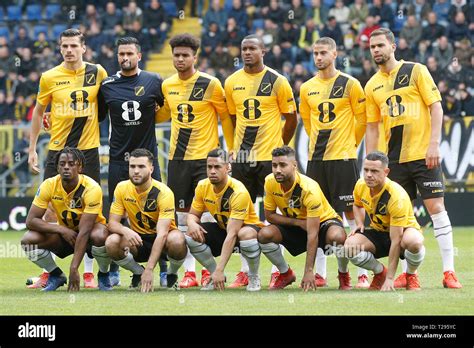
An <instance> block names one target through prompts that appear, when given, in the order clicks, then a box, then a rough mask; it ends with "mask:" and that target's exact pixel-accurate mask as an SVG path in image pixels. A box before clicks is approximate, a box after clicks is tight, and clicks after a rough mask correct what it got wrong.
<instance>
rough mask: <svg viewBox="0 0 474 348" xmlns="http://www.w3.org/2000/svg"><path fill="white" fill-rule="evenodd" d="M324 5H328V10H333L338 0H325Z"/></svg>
mask: <svg viewBox="0 0 474 348" xmlns="http://www.w3.org/2000/svg"><path fill="white" fill-rule="evenodd" d="M323 3H324V5H326V6H327V7H328V8H331V7H333V6H334V4H335V3H336V0H323Z"/></svg>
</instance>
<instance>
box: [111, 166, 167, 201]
mask: <svg viewBox="0 0 474 348" xmlns="http://www.w3.org/2000/svg"><path fill="white" fill-rule="evenodd" d="M153 167H154V170H153V173H151V176H152V178H153V179H155V180H158V181H161V172H160V164H159V163H158V160H157V159H156V158H155V159H154V160H153ZM129 178H130V177H129V175H128V162H125V161H123V162H118V161H117V162H116V161H110V162H109V178H108V182H109V203H112V201H113V198H114V191H115V188H116V187H117V185H118V183H119V182H121V181H124V180H128V179H129Z"/></svg>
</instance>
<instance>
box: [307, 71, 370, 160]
mask: <svg viewBox="0 0 474 348" xmlns="http://www.w3.org/2000/svg"><path fill="white" fill-rule="evenodd" d="M300 100H301V101H300V108H299V111H300V115H301V119H302V120H303V123H304V125H305V127H307V128H308V129H310V133H309V135H310V136H309V138H310V142H309V154H308V158H309V159H311V160H324V161H328V160H341V159H353V158H356V157H357V154H356V149H357V148H356V133H355V125H356V124H355V121H357V122H358V123H360V124H365V123H366V114H365V95H364V90H363V89H362V86H361V85H360V83H359V81H357V80H356V79H355V78H353V77H352V76H350V75H347V74H344V73H341V72H339V71H338V72H337V74H336V75H335V76H334V77H333V78H330V79H323V78H321V77H319V76H315V77H313V78H311V79H310V80H308V81H306V82H305V83H303V84H302V85H301V89H300ZM308 125H309V126H310V127H308Z"/></svg>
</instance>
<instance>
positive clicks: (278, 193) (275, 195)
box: [272, 192, 283, 197]
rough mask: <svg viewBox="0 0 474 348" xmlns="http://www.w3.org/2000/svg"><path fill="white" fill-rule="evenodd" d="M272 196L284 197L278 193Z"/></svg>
mask: <svg viewBox="0 0 474 348" xmlns="http://www.w3.org/2000/svg"><path fill="white" fill-rule="evenodd" d="M272 194H273V195H274V196H277V197H283V195H282V194H281V193H278V192H273V193H272Z"/></svg>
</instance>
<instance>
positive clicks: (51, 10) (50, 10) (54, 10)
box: [44, 4, 61, 21]
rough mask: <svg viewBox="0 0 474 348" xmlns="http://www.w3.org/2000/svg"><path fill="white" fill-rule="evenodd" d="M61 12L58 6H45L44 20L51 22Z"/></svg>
mask: <svg viewBox="0 0 474 348" xmlns="http://www.w3.org/2000/svg"><path fill="white" fill-rule="evenodd" d="M60 12H61V6H60V5H59V4H48V5H46V10H45V16H44V18H45V19H46V20H47V21H51V20H53V19H54V18H55V16H56V15H57V14H59V13H60Z"/></svg>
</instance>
